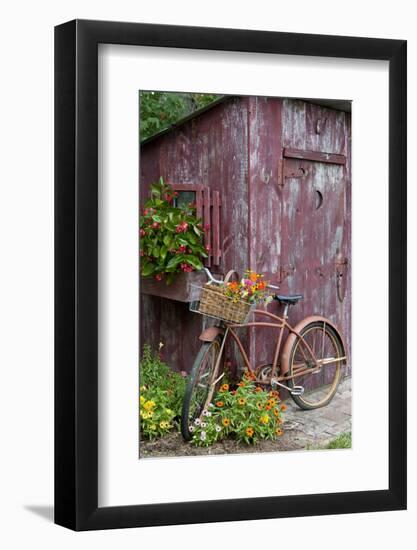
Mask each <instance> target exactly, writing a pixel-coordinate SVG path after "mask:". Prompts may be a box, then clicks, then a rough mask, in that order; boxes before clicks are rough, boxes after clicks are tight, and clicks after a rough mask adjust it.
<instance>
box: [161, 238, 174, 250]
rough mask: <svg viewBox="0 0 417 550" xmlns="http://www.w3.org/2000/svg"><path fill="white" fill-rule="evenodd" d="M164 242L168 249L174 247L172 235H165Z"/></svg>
mask: <svg viewBox="0 0 417 550" xmlns="http://www.w3.org/2000/svg"><path fill="white" fill-rule="evenodd" d="M163 240H164V245H165V246H167V247H168V248H170V247H171V246H172V242H173V238H172V237H171V235H165V236H164V239H163Z"/></svg>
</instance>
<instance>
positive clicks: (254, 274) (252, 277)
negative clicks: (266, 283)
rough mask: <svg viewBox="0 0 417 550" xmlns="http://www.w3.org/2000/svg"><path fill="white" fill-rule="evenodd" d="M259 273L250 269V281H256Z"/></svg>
mask: <svg viewBox="0 0 417 550" xmlns="http://www.w3.org/2000/svg"><path fill="white" fill-rule="evenodd" d="M258 277H259V275H258V274H257V273H255V272H254V271H251V272H250V274H249V279H250V280H251V281H252V283H256V281H257V280H258Z"/></svg>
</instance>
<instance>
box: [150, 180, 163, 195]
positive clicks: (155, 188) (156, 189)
mask: <svg viewBox="0 0 417 550" xmlns="http://www.w3.org/2000/svg"><path fill="white" fill-rule="evenodd" d="M151 193H152V195H155V197H158V198H160V197H161V191H160V190H159V187H158V185H156V184H155V183H152V184H151Z"/></svg>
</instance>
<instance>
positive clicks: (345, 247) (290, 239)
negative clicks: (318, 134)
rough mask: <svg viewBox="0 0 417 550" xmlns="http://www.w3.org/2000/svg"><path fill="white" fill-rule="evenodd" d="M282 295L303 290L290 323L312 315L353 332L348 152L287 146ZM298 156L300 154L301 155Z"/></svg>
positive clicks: (283, 179) (284, 186)
mask: <svg viewBox="0 0 417 550" xmlns="http://www.w3.org/2000/svg"><path fill="white" fill-rule="evenodd" d="M284 155H286V158H284V160H283V178H282V183H283V185H282V203H281V204H282V218H281V219H282V221H281V224H282V225H281V262H280V263H281V265H280V273H279V277H280V280H281V288H280V292H281V293H282V294H284V293H289V294H292V293H294V294H297V293H300V294H303V295H304V299H303V301H301V302H300V303H299V304H297V305H296V306H294V307H293V308H291V310H290V323H291V324H292V323H295V322H296V321H298V320H299V319H301V318H303V317H305V316H307V315H312V314H321V315H324V316H325V317H327V318H329V319H330V320H332V321H333V322H334V323H335V324H336V325H337V326H338V327H339V328H340V330H341V332H348V331H350V327H349V326H347V323H348V322H349V320H350V311H348V309H350V277H349V271H350V238H349V235H350V228H349V223H350V213H349V204H348V203H349V202H350V201H349V200H348V198H349V197H348V181H347V177H346V174H347V172H346V166H345V162H346V161H345V157H344V156H343V155H329V154H324V155H325V156H321V155H322V154H321V153H310V154H309V153H308V152H307V151H304V152H302V151H298V152H296V151H290V150H284ZM297 156H298V157H299V158H296V157H297Z"/></svg>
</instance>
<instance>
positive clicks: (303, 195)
mask: <svg viewBox="0 0 417 550" xmlns="http://www.w3.org/2000/svg"><path fill="white" fill-rule="evenodd" d="M160 176H162V177H163V178H164V180H165V181H167V182H169V183H173V184H178V185H179V188H180V189H181V190H183V191H184V190H185V191H187V190H190V192H192V193H193V194H197V195H198V196H199V197H200V199H201V200H200V202H199V204H200V206H199V208H200V213H201V212H204V216H205V223H206V222H207V220H208V219H210V220H211V223H210V224H211V227H212V229H213V230H212V232H211V235H210V236H209V239H210V242H211V245H212V251H213V253H212V256H211V257H210V259H209V264H210V269H211V270H212V271H214V272H217V273H223V274H224V273H226V272H227V271H228V270H229V269H236V270H237V271H238V272H239V273H243V271H244V270H245V269H246V268H248V267H250V268H251V269H254V270H256V271H258V272H261V273H264V274H265V277H266V279H267V280H269V281H270V282H271V283H275V284H279V285H280V293H282V294H285V293H302V294H304V300H303V301H302V302H300V303H299V304H297V305H296V306H294V307H292V308H291V310H290V319H289V321H290V323H291V324H292V323H295V322H296V321H298V320H299V319H301V318H303V317H305V316H307V315H311V314H314V313H319V314H323V315H325V316H326V317H328V318H330V319H331V320H332V321H333V322H334V323H335V324H336V325H337V326H338V328H339V329H340V331H341V332H342V334H343V335H344V338H345V341H346V345H347V349H348V350H350V341H351V326H350V321H351V277H350V272H351V269H350V268H351V266H350V259H351V253H350V246H351V117H350V103H348V102H344V103H341V102H331V101H326V102H324V101H316V100H314V101H309V100H299V99H282V98H266V97H234V96H233V97H225V98H222V100H220V101H218V102H216V103H215V104H213V105H212V106H211V107H209V108H206V109H204V110H201V111H199V112H197V113H195V114H193V115H191V116H190V117H188V118H186V119H184V120H183V121H181V122H180V123H178V124H176V125H175V127H172V128H170V129H169V130H167V131H164V132H161V133H160V134H158V135H156V136H154V137H153V138H150V139H148V140H147V141H146V142H144V143H143V144H142V146H141V151H140V191H141V200H142V201H143V200H145V198H146V196H147V193H148V188H149V184H150V183H152V182H155V181H157V180H158V179H159V177H160ZM217 229H218V232H217ZM217 237H218V242H217V240H216V239H217ZM162 284H164V283H162ZM269 308H270V311H272V312H273V313H274V312H276V313H279V308H280V306H279V305H278V303H276V302H273V303H272V304H271V305H270V306H269ZM209 324H211V323H210V320H207V319H205V318H203V317H202V316H200V315H197V314H194V313H192V312H190V311H189V309H188V304H186V303H184V302H180V301H175V300H171V299H166V298H161V297H157V296H151V295H146V294H143V293H142V294H141V339H140V341H141V344H142V345H143V344H144V343H150V344H151V345H153V346H155V347H157V346H158V344H159V342H163V343H164V345H165V348H164V351H165V357H166V359H167V361H168V362H169V364H170V365H171V366H172V367H173V368H175V369H178V370H186V371H188V370H189V369H190V368H191V366H192V363H193V359H194V357H195V355H196V353H197V351H198V348H199V346H200V342H199V341H198V335H199V333H200V332H201V330H202V329H203V327H205V326H208V325H209ZM269 330H270V329H265V330H263V331H258V332H257V333H256V334H254V333H253V334H250V333H249V334H248V336H247V345H248V347H249V349H250V358H251V360H252V361H253V362H254V363H255V364H265V363H268V362H271V356H272V347H273V339H272V333H271V332H268V331H269ZM271 330H272V329H271ZM232 354H233V352H232V351H230V356H232ZM349 355H350V354H349ZM347 369H348V370H350V364H349V363H348V367H347Z"/></svg>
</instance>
